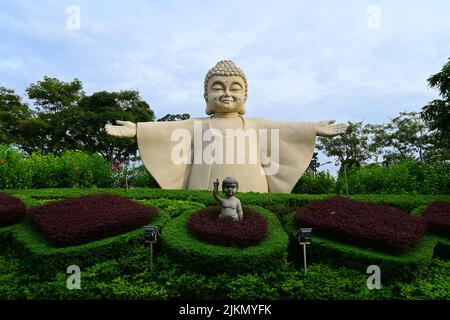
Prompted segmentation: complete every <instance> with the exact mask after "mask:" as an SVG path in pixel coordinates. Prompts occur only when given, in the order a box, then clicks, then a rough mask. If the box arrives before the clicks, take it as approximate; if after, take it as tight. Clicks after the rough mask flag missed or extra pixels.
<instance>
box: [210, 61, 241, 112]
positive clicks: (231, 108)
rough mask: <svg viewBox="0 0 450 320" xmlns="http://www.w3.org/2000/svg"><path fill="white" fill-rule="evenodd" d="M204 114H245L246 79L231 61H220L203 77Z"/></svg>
mask: <svg viewBox="0 0 450 320" xmlns="http://www.w3.org/2000/svg"><path fill="white" fill-rule="evenodd" d="M204 97H205V101H206V114H207V115H212V114H215V113H217V114H225V113H236V114H245V101H246V100H247V78H246V77H245V74H244V72H243V71H242V70H241V69H239V68H238V67H237V66H236V65H235V64H234V63H233V62H232V61H230V60H222V61H219V62H217V64H216V65H215V66H214V67H213V68H211V69H210V70H209V71H208V73H207V74H206V77H205V94H204Z"/></svg>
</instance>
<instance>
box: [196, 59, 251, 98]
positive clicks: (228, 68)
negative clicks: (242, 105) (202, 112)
mask: <svg viewBox="0 0 450 320" xmlns="http://www.w3.org/2000/svg"><path fill="white" fill-rule="evenodd" d="M213 76H237V77H241V78H242V79H243V80H244V82H245V100H247V88H248V84H247V77H246V76H245V73H244V71H242V70H241V69H239V68H238V67H237V66H236V65H235V64H234V62H233V61H231V60H221V61H219V62H217V63H216V65H215V66H214V67H212V68H211V69H209V71H208V73H207V74H206V77H205V95H206V92H207V90H208V81H209V79H211V77H213Z"/></svg>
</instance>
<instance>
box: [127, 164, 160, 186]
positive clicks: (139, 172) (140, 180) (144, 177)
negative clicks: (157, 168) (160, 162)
mask: <svg viewBox="0 0 450 320" xmlns="http://www.w3.org/2000/svg"><path fill="white" fill-rule="evenodd" d="M128 175H129V178H128V184H129V185H130V186H132V187H143V188H159V184H158V182H156V180H155V178H153V177H152V175H151V174H150V172H148V170H147V169H146V168H145V167H144V166H143V165H141V166H139V167H136V168H133V169H131V170H130V171H128Z"/></svg>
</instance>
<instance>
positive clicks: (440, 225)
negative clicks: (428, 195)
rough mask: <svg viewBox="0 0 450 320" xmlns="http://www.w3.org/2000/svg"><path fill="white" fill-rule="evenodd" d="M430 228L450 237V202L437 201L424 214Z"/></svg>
mask: <svg viewBox="0 0 450 320" xmlns="http://www.w3.org/2000/svg"><path fill="white" fill-rule="evenodd" d="M422 216H423V218H424V219H425V221H426V222H427V226H428V228H429V229H430V230H431V231H432V232H436V233H439V234H442V235H444V236H447V237H448V238H450V202H445V201H436V202H433V203H432V204H430V205H429V206H428V207H427V209H426V210H425V212H424V213H423V214H422Z"/></svg>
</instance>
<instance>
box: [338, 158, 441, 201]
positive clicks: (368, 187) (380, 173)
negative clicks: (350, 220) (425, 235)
mask: <svg viewBox="0 0 450 320" xmlns="http://www.w3.org/2000/svg"><path fill="white" fill-rule="evenodd" d="M449 170H450V165H449V164H445V163H434V164H432V165H431V164H427V163H421V162H418V161H415V160H411V159H404V160H402V161H400V162H399V163H396V164H393V165H391V166H389V167H385V166H383V165H381V164H370V165H367V166H362V167H352V168H347V183H348V189H349V193H351V194H363V193H384V194H403V193H418V194H448V193H449V191H450V176H449V174H448V172H449ZM336 192H337V193H340V194H343V193H345V192H346V188H345V176H344V170H341V171H340V174H339V177H338V180H337V184H336Z"/></svg>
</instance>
